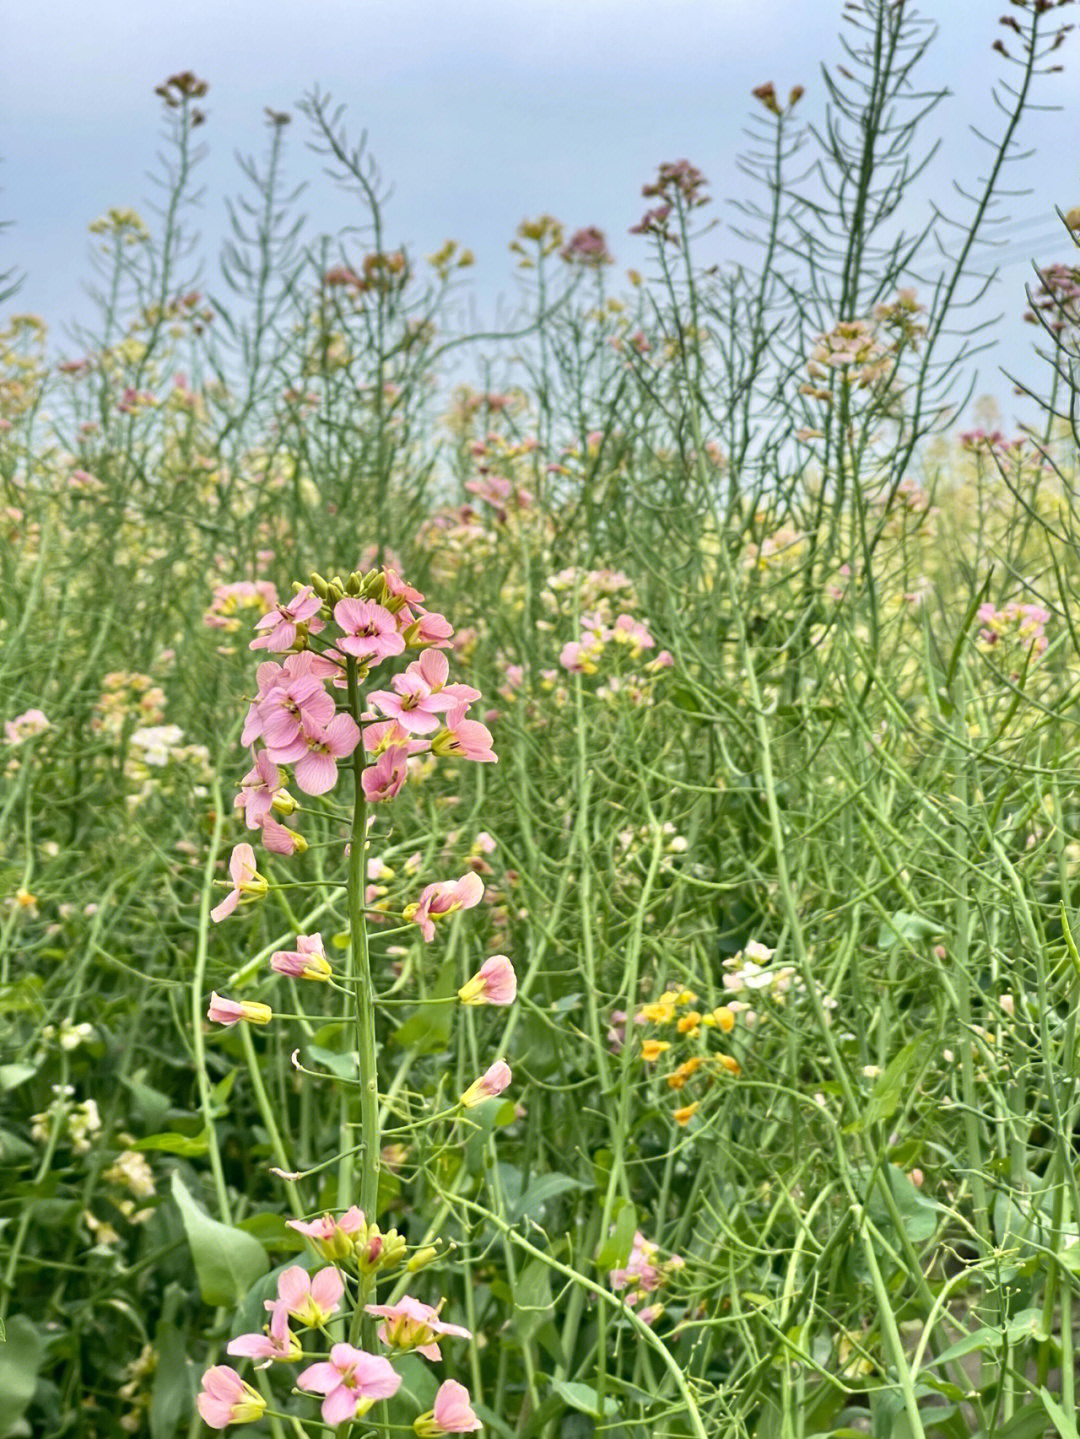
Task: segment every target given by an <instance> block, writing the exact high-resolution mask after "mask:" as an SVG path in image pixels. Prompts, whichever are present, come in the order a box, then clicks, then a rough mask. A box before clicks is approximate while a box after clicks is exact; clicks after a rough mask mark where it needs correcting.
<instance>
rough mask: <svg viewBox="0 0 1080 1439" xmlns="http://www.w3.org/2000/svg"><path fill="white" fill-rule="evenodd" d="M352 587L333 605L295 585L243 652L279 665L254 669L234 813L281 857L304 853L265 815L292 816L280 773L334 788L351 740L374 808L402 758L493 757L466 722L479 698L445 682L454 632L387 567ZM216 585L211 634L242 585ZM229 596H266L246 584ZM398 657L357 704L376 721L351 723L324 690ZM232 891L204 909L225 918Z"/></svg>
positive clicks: (396, 782) (475, 724)
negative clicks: (249, 752)
mask: <svg viewBox="0 0 1080 1439" xmlns="http://www.w3.org/2000/svg"><path fill="white" fill-rule="evenodd" d="M356 583H357V586H358V588H360V589H361V590H362V593H360V594H347V595H346V594H343V593H342V592H341V590H340V589H338V590H337V594H338V595H339V596H340V597H339V598H336V599H335V598H334V597H333V595H332V594H331V595H330V596H329V597H328V598H325V599H323V598H320V595H319V594H316V592H315V588H314V587H313V586H311V585H304V586H298V587H297V593H296V594H295V596H294V597H293V599H292V600H290V601H289V602H288V603H284V604H283V603H278V602H277V601H276V598H275V602H274V604H273V607H272V608H270V609H268V610H267V612H266V613H265V614H263V615H262V616H261V618H260V619H259V620H258V621H257V622H256V625H255V628H256V630H257V631H258V633H257V634H256V637H255V638H254V639H253V640H252V641H251V644H250V648H251V649H255V650H258V649H266V650H269V651H271V652H272V653H279V654H283V655H284V658H283V660H282V662H281V663H280V664H279V663H278V662H277V661H276V660H267V661H265V662H264V663H263V664H261V665H259V667H258V669H257V671H256V685H257V689H256V694H255V697H254V699H253V700H252V701H251V704H250V707H249V709H248V713H247V718H246V720H245V723H244V729H243V733H242V735H241V743H242V744H244V745H250V746H255V745H256V743H257V742H261V746H262V747H261V748H260V749H257V750H255V751H254V753H253V760H254V762H253V765H252V767H251V769H250V770H248V772H247V774H245V775H244V777H243V779H242V780H241V784H240V792H239V793H238V794H237V796H236V800H235V804H236V807H237V808H238V809H240V810H241V811H242V812H243V816H244V822H245V824H246V826H247V828H248V829H251V830H260V831H261V833H262V841H263V844H264V846H265V847H266V848H267V849H268V850H270V851H271V852H273V853H276V854H285V855H291V854H293V853H295V852H296V851H297V850H302V849H304V848H306V845H305V843H304V841H303V839H302V837H301V836H300V835H299V834H297V832H296V831H295V830H293V829H291V828H288V827H287V826H285V825H284V824H282V823H280V822H279V820H278V819H277V818H276V817H275V813H276V814H282V815H285V814H289V813H291V812H292V811H293V810H294V809H295V808H296V803H295V801H294V800H293V799H292V797H291V795H289V793H288V791H287V789H286V788H285V783H286V776H285V775H283V773H282V768H281V767H282V766H286V765H287V766H290V767H291V769H292V777H293V779H294V780H295V782H296V784H297V786H298V787H299V788H300V789H301V790H303V791H304V793H305V794H309V795H322V794H326V793H328V792H329V791H330V790H331V789H333V788H334V785H335V784H336V783H337V778H338V764H339V761H341V760H346V759H349V758H350V756H352V754H353V753H354V751H355V750H356V748H357V746H358V745H359V744H360V743H361V737H362V738H363V747H364V751H365V753H366V755H368V756H370V763H368V764H366V765H365V766H364V769H363V772H362V774H361V783H362V786H363V791H364V794H365V796H366V798H367V799H368V800H369V801H370V802H372V803H376V804H378V803H382V802H384V801H386V800H389V799H392V798H393V797H394V796H395V795H396V794H397V793H398V792H399V790H400V789H401V787H402V785H403V784H404V783H405V779H406V776H407V767H408V760H409V757H410V756H411V755H413V754H416V753H418V752H420V751H425V750H431V751H432V752H433V753H434V754H436V755H441V756H445V757H450V758H457V759H464V760H473V761H476V762H479V763H494V761H495V760H496V755H495V753H494V751H493V749H492V737H491V732H490V731H489V730H488V729H487V727H486V726H485V725H483V724H481V723H480V722H479V721H477V720H473V719H469V718H468V717H467V712H468V707H469V705H471V704H472V703H474V702H475V701H476V700H478V699H479V698H480V692H479V690H475V689H473V688H472V687H471V686H470V685H464V684H457V683H450V680H449V668H450V667H449V662H448V660H447V658H446V655H445V654H444V653H442V651H443V650H445V649H447V648H448V647H450V646H451V644H452V637H453V634H454V630H453V626H452V625H451V624H450V623H449V622H448V621H447V620H446V618H445V617H444V616H443V615H440V614H436V613H434V612H432V611H429V610H425V609H424V608H423V606H422V601H423V598H424V597H423V595H422V594H420V593H419V591H418V590H415V589H413V588H412V586H411V585H408V584H406V583H405V582H404V581H403V580H402V579H400V577H399V576H398V575H397V573H396V572H395V571H394V570H392V569H390V568H386V569H384V570H382V571H372V572H370V573H369V575H368V576H367V577H366V578H365V579H364V580H363V581H360V580H359V578H358V577H357V580H356ZM320 584H321V585H322V590H321V591H320V593H322V594H327V593H328V591H329V589H330V587H329V586H327V585H326V584H325V582H322V581H320ZM227 588H229V589H230V590H231V592H232V593H231V594H230V595H229V596H223V595H222V592H221V591H219V592H218V594H217V596H216V597H215V598H216V600H217V599H219V598H220V601H221V603H220V606H219V609H218V611H217V612H216V614H215V616H214V619H213V622H214V623H216V624H218V625H220V626H224V625H226V624H227V623H228V617H227V616H226V614H225V604H226V599H228V600H230V601H231V600H233V599H236V598H238V594H237V592H238V591H240V590H241V589H242V588H243V587H241V586H232V587H227ZM271 588H272V587H271ZM239 598H243V599H244V600H245V601H246V600H248V599H250V598H254V599H257V600H258V599H265V598H268V596H267V595H265V594H263V593H262V592H261V590H260V587H258V586H251V587H249V589H244V591H243V595H242V596H239ZM260 607H261V608H263V607H265V606H262V605H260ZM328 617H329V618H332V620H333V623H334V626H335V628H336V630H337V631H338V633H337V635H336V636H335V638H334V639H333V640H332V641H331V642H328V641H327V639H326V638H325V636H324V635H323V632H324V631H325V630H326V629H327V624H328ZM207 622H208V623H210V622H211V620H210V619H209V618H208V620H207ZM316 636H323V638H322V639H320V640H319V642H318V643H319V648H318V649H315V648H313V647H312V641H313V640H314V638H315V637H316ZM409 649H418V650H421V651H422V653H421V654H420V656H419V658H418V659H416V660H414V661H412V662H411V663H410V664H409V665H408V666H407V667H406V668H405V670H404V671H403V672H401V673H399V674H395V675H393V676H392V677H391V679H390V685H389V687H388V688H384V689H376V690H372V691H371V692H370V693H369V694H368V696H367V703H368V704H369V705H372V706H374V708H375V710H376V711H378V714H380V715H382V716H385V718H384V719H378V718H377V717H376V714H374V713H371V712H369V711H367V710H365V711H364V712H363V713H357V714H356V715H354V714H353V713H351V712H350V711H349V710H348V709H345V708H339V704H338V702H337V701H336V700H335V698H334V696H333V694H332V693H331V690H332V689H338V690H341V689H345V688H347V666H348V664H349V662H350V661H354V662H355V663H356V666H357V678H358V679H359V680H361V681H362V680H364V679H366V678H367V676H368V675H369V674H370V672H371V670H372V669H373V668H374V667H376V666H378V665H381V664H383V663H384V662H385V661H387V660H390V659H393V658H395V657H397V656H398V655H402V654H404V653H405V651H406V650H409ZM328 685H329V686H330V688H328ZM361 726H363V729H361ZM420 736H424V738H419V737H420ZM241 848H242V849H245V850H249V849H250V847H249V846H242V847H241ZM236 864H239V865H240V866H241V868H243V867H244V866H246V865H247V864H248V860H247V856H246V855H244V856H243V858H242V859H241V860H237V859H236V852H234V860H233V864H232V865H231V866H230V868H231V869H232V868H233V867H234V866H235V865H236ZM251 867H252V870H253V861H252V864H251ZM233 882H234V887H233V894H232V895H231V896H230V897H229V898H228V899H227V900H226V901H225V902H224V904H222V905H219V906H217V908H216V909H215V910H214V912H213V913H214V917H215V919H217V918H224V917H225V915H227V914H229V913H231V912H232V909H234V908H235V907H236V904H237V903H239V898H240V895H241V894H242V893H246V892H248V891H245V890H244V889H243V887H242V885H241V887H240V888H238V887H237V886H238V884H240V883H241V882H240V881H239V880H238V878H237V874H236V873H233Z"/></svg>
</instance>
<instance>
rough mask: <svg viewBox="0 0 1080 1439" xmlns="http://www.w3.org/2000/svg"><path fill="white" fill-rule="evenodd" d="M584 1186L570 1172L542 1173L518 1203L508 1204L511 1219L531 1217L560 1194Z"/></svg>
mask: <svg viewBox="0 0 1080 1439" xmlns="http://www.w3.org/2000/svg"><path fill="white" fill-rule="evenodd" d="M583 1188H584V1185H583V1184H582V1182H581V1180H580V1179H573V1178H571V1176H570V1175H569V1174H542V1175H541V1176H540V1178H539V1179H534V1180H533V1182H532V1183H531V1184H530V1185H529V1187H528V1189H526V1191H525V1193H524V1194H523V1195H521V1197H520V1198H519V1199H518V1200H517V1201H516V1203H513V1204H510V1205H508V1206H507V1207H508V1209H509V1211H510V1215H509V1217H510V1219H511V1220H515V1219H522V1218H523V1217H524V1216H526V1215H529V1216H530V1217H531V1216H532V1215H535V1214H538V1213H539V1212H540V1210H541V1209H542V1208H543V1206H544V1205H545V1204H547V1203H549V1201H551V1200H552V1199H555V1198H556V1197H557V1196H558V1195H560V1194H565V1193H566V1192H567V1190H569V1189H583Z"/></svg>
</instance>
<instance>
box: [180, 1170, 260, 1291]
mask: <svg viewBox="0 0 1080 1439" xmlns="http://www.w3.org/2000/svg"><path fill="white" fill-rule="evenodd" d="M172 1195H173V1198H174V1199H175V1200H176V1203H177V1206H178V1207H179V1210H180V1215H181V1217H182V1219H183V1221H184V1230H185V1232H186V1233H187V1237H188V1243H189V1244H190V1245H191V1256H192V1258H193V1259H194V1261H195V1273H196V1274H197V1275H198V1279H199V1291H200V1293H201V1294H202V1297H203V1299H204V1300H205V1301H206V1303H207V1304H215V1305H217V1304H224V1305H229V1306H232V1305H234V1304H238V1303H239V1302H240V1300H242V1299H243V1298H244V1296H245V1295H246V1294H247V1292H248V1290H249V1289H250V1288H251V1286H252V1285H253V1284H254V1283H255V1281H256V1280H257V1279H261V1278H262V1276H263V1275H264V1274H265V1273H266V1271H267V1269H269V1267H270V1261H269V1260H268V1259H267V1257H266V1250H265V1249H264V1248H263V1247H262V1245H261V1244H260V1243H259V1241H258V1240H257V1239H255V1238H254V1237H253V1236H252V1235H250V1234H245V1233H244V1231H243V1230H242V1229H234V1228H232V1227H231V1226H230V1225H228V1224H220V1223H219V1222H218V1221H217V1220H216V1219H211V1218H210V1216H209V1214H207V1213H206V1211H205V1210H203V1209H202V1208H200V1206H199V1205H198V1204H197V1203H196V1202H195V1200H194V1199H193V1198H192V1196H191V1194H190V1193H189V1192H188V1190H187V1187H186V1186H185V1184H184V1181H183V1180H182V1179H181V1178H180V1176H179V1174H173V1177H172Z"/></svg>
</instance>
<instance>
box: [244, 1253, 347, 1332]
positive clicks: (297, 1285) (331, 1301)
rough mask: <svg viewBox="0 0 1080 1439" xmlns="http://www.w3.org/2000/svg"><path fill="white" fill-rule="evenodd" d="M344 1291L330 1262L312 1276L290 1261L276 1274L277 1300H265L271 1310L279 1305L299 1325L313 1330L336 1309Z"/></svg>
mask: <svg viewBox="0 0 1080 1439" xmlns="http://www.w3.org/2000/svg"><path fill="white" fill-rule="evenodd" d="M344 1292H345V1281H344V1280H343V1279H342V1277H341V1275H340V1273H339V1272H338V1271H337V1270H336V1269H335V1268H334V1266H333V1265H332V1264H331V1265H328V1266H327V1268H325V1269H320V1270H319V1272H318V1274H316V1275H314V1276H312V1275H311V1274H309V1273H308V1272H307V1270H306V1269H303V1268H301V1266H300V1265H299V1264H292V1265H290V1266H289V1268H288V1269H286V1270H285V1271H284V1273H283V1274H281V1275H280V1276H279V1277H278V1297H277V1299H267V1300H264V1303H265V1305H266V1307H267V1309H269V1310H270V1312H271V1313H275V1312H276V1311H277V1309H278V1308H279V1306H280V1307H281V1308H283V1309H284V1310H285V1312H286V1313H287V1314H289V1315H290V1316H291V1317H292V1318H293V1319H295V1320H296V1321H297V1323H298V1324H303V1325H304V1326H305V1327H306V1328H308V1329H316V1328H318V1326H319V1325H320V1324H325V1323H326V1321H327V1320H328V1319H329V1318H330V1316H331V1314H335V1313H336V1312H337V1310H338V1308H339V1307H340V1305H341V1296H342V1295H343V1294H344Z"/></svg>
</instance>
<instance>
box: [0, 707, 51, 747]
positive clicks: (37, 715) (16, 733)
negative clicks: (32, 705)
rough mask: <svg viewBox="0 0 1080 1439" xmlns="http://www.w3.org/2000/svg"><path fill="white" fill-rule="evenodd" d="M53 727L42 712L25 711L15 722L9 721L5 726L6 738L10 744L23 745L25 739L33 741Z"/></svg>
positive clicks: (16, 717)
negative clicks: (35, 737) (35, 736)
mask: <svg viewBox="0 0 1080 1439" xmlns="http://www.w3.org/2000/svg"><path fill="white" fill-rule="evenodd" d="M51 728H52V726H51V724H50V723H49V721H48V719H47V718H46V716H45V714H44V713H43V712H42V711H41V710H24V711H23V713H22V714H21V715H16V716H15V718H14V719H13V720H8V721H7V723H6V724H5V725H4V736H5V738H6V739H7V742H8V744H12V745H15V744H22V742H23V740H25V739H32V738H33V737H34V735H39V734H43V733H44V732H45V730H47V729H51Z"/></svg>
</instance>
